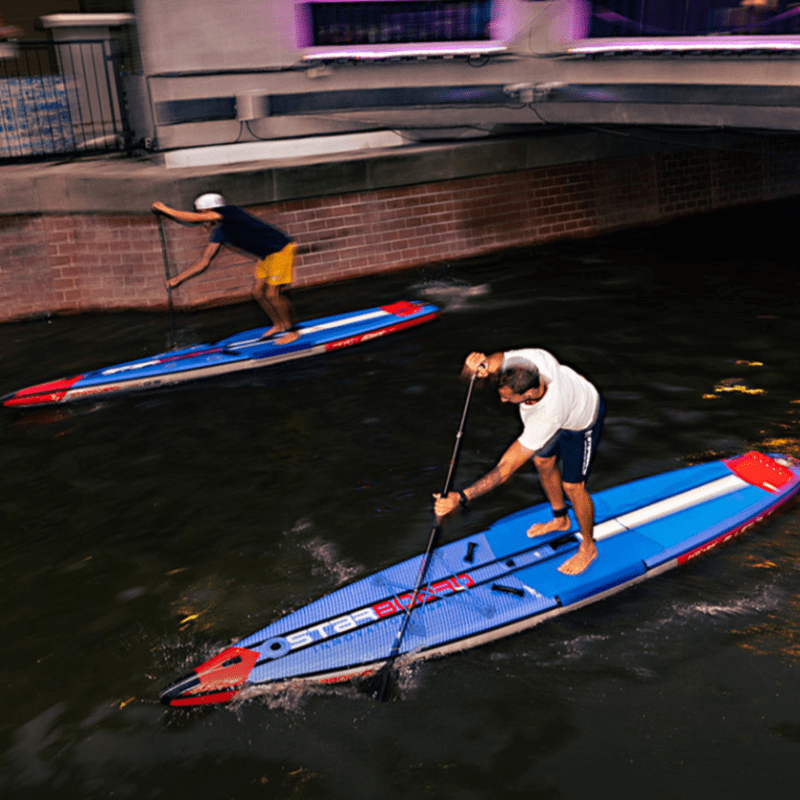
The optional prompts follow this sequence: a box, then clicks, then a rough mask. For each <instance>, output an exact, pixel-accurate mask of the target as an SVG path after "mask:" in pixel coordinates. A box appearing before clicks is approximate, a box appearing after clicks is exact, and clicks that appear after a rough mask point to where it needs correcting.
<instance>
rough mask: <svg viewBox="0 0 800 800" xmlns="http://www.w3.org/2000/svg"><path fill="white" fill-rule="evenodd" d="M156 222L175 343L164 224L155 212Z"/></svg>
mask: <svg viewBox="0 0 800 800" xmlns="http://www.w3.org/2000/svg"><path fill="white" fill-rule="evenodd" d="M153 213H154V214H155V215H156V219H157V220H158V234H159V236H160V237H161V258H162V259H163V261H164V275H165V277H166V279H167V302H168V303H169V329H170V331H171V338H172V341H173V342H174V341H175V308H174V306H173V305H172V287H171V286H170V285H169V280H170V278H171V277H172V276H171V275H170V274H169V257H168V256H167V240H166V238H165V237H164V224H163V223H162V222H161V214H159V213H158V212H157V211H154V212H153Z"/></svg>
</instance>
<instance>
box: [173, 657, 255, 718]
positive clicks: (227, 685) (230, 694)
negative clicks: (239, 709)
mask: <svg viewBox="0 0 800 800" xmlns="http://www.w3.org/2000/svg"><path fill="white" fill-rule="evenodd" d="M258 658H259V653H258V651H256V650H248V649H247V648H244V647H229V648H228V649H227V650H223V651H222V652H221V653H218V654H217V655H216V656H214V657H213V658H211V659H209V660H208V661H206V662H205V663H204V664H201V665H200V666H199V667H197V668H196V669H195V670H193V671H192V672H190V673H189V674H188V675H186V676H185V677H183V678H180V679H178V680H177V681H175V682H174V683H171V684H170V685H169V686H167V688H166V689H165V690H164V691H163V692H162V694H161V702H162V703H164V704H165V705H168V706H202V705H210V704H212V703H227V702H229V701H231V700H233V698H234V697H235V696H236V695H237V694H238V693H239V691H240V690H241V688H242V686H243V685H244V684H245V682H246V681H247V678H248V676H249V675H250V672H251V670H252V669H253V667H254V666H255V663H256V661H258Z"/></svg>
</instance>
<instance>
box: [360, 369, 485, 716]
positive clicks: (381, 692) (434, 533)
mask: <svg viewBox="0 0 800 800" xmlns="http://www.w3.org/2000/svg"><path fill="white" fill-rule="evenodd" d="M476 377H477V372H473V373H472V376H471V377H470V379H469V388H468V389H467V399H466V401H465V402H464V410H463V411H462V413H461V422H460V423H459V426H458V433H456V443H455V446H454V447H453V455H452V456H451V458H450V467H449V469H448V470H447V478H446V479H445V482H444V489H442V497H446V496H447V495H448V494H449V493H450V488H451V485H452V481H453V473H454V472H455V469H456V461H457V459H458V452H459V450H460V449H461V437H462V436H463V435H464V425H465V423H466V420H467V411H468V410H469V404H470V401H471V400H472V389H473V387H474V386H475V378H476ZM439 522H440V520H439V518H438V517H436V518H435V521H434V523H433V529H432V530H431V535H430V537H429V538H428V547H427V549H426V550H425V555H424V556H423V557H422V563H421V564H420V567H419V574H418V575H417V582H416V584H415V586H414V591H413V592H412V593H411V602H410V603H409V606H408V608H407V609H406V613H405V615H404V616H403V622H402V623H401V625H400V628H399V629H398V631H397V636H396V637H395V640H394V644H393V645H392V649H391V652H390V653H389V658H388V659H387V661H386V663H385V664H384V665H383V667H381V670H382V672H383V675H382V677H381V682H380V686H379V687H378V691H377V692H376V693H375V697H376V698H377V699H378V700H380V701H381V702H384V701H385V700H386V691H387V689H388V688H389V676H390V675H391V671H392V667H393V666H394V662H395V661H396V660H397V656H398V655H399V654H400V647H401V645H402V644H403V637H404V636H405V633H406V629H407V628H408V624H409V622H410V621H411V612H412V611H413V608H414V603H415V601H416V598H417V595H418V594H419V590H420V588H421V587H422V584H423V582H424V581H425V576H426V574H427V572H428V567H429V566H430V563H431V557H432V555H433V551H434V549H435V547H436V541H437V539H438V538H439V530H440V528H439Z"/></svg>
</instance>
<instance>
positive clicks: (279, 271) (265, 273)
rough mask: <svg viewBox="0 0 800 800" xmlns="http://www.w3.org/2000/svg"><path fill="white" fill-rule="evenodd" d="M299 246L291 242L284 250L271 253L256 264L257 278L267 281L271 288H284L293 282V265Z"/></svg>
mask: <svg viewBox="0 0 800 800" xmlns="http://www.w3.org/2000/svg"><path fill="white" fill-rule="evenodd" d="M295 250H297V245H296V244H295V243H294V242H289V244H287V245H286V247H284V248H283V250H279V251H278V252H277V253H270V255H268V256H267V257H266V258H265V259H264V260H263V261H259V262H258V264H256V278H257V279H258V280H266V281H267V283H268V284H269V285H270V286H282V285H283V284H284V283H291V282H292V264H293V263H294V252H295Z"/></svg>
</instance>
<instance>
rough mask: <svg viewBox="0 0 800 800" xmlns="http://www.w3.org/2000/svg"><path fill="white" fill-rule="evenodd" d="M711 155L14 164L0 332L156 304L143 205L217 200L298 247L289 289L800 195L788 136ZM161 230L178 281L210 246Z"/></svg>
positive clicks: (220, 272)
mask: <svg viewBox="0 0 800 800" xmlns="http://www.w3.org/2000/svg"><path fill="white" fill-rule="evenodd" d="M698 141H702V140H698ZM704 144H705V146H704V147H700V146H694V147H691V146H690V147H687V146H677V145H676V146H674V147H668V146H665V145H663V144H660V145H658V146H655V145H653V144H652V143H650V142H647V141H646V140H639V141H637V140H634V139H626V138H624V137H613V136H602V135H599V134H595V135H591V134H585V133H563V134H560V135H551V136H549V137H541V138H517V139H507V140H490V141H480V142H469V143H462V144H459V145H441V146H428V147H419V148H412V149H410V150H402V151H399V152H386V153H382V154H381V153H369V154H366V155H361V156H350V157H348V158H346V159H344V160H342V161H339V162H337V163H325V162H318V163H313V162H308V161H306V162H303V163H292V164H282V165H278V166H273V167H263V166H257V165H250V166H249V167H240V168H238V169H236V170H231V171H228V172H225V173H219V174H216V173H211V172H203V171H200V170H170V171H165V170H161V169H158V168H156V167H154V166H152V165H147V164H138V165H137V164H136V163H133V162H123V161H118V162H111V163H108V164H105V166H104V164H103V163H102V162H95V163H90V164H88V165H60V166H58V165H50V166H40V167H38V168H37V167H34V166H28V167H24V168H23V167H20V168H19V170H18V171H16V172H15V171H11V170H8V169H7V170H5V171H4V179H6V180H5V183H6V186H7V187H8V192H7V194H6V195H5V197H4V198H2V199H1V200H0V321H9V320H18V319H25V318H27V317H32V316H37V315H47V314H61V313H77V312H82V311H106V310H114V309H132V308H133V309H166V307H167V293H166V290H165V288H164V263H163V261H162V254H161V243H160V239H159V233H158V226H157V224H156V220H155V218H154V217H153V216H152V214H151V213H149V211H148V209H149V205H150V202H151V201H152V200H154V199H162V200H164V201H165V202H167V203H168V204H170V205H173V206H179V207H185V208H186V207H190V204H191V200H192V198H193V197H194V196H196V195H197V194H199V193H200V192H202V191H207V190H216V191H222V192H223V193H224V194H225V195H226V196H227V198H228V200H229V201H230V202H234V203H238V204H240V205H244V206H246V207H248V208H249V210H250V211H252V212H253V213H255V214H256V215H258V216H261V217H263V218H264V219H266V220H268V221H270V222H272V223H273V224H275V225H277V226H278V227H281V228H283V229H284V230H286V231H287V232H289V233H290V234H291V235H293V236H295V237H296V238H297V240H298V242H299V245H300V247H299V255H298V259H297V268H296V275H295V278H296V280H295V286H308V285H311V284H317V283H323V282H326V281H335V280H340V279H344V278H352V277H357V276H360V275H366V274H370V273H379V272H386V271H390V270H399V269H404V268H409V267H416V266H420V265H423V264H427V263H433V262H440V261H452V260H455V259H459V258H463V257H467V256H475V255H479V254H482V253H489V252H492V251H498V250H502V249H505V248H509V247H514V246H521V245H530V244H536V243H540V242H546V241H551V240H554V239H559V238H564V237H574V236H592V235H596V234H598V233H603V232H605V231H611V230H616V229H620V228H624V227H634V226H638V225H643V224H650V223H655V222H660V221H663V220H669V219H673V218H675V217H679V216H684V215H689V214H696V213H700V212H704V211H711V210H714V209H718V208H725V207H730V206H734V205H738V204H743V203H756V202H760V201H767V200H773V199H777V198H780V197H788V196H794V195H796V193H797V186H798V177H799V175H798V172H800V168H799V167H798V165H799V164H800V159H798V155H800V153H799V152H798V151H800V144H798V143H797V142H796V141H791V140H777V139H772V140H770V139H765V140H762V141H758V140H747V139H744V138H741V139H738V140H723V139H715V140H713V141H712V140H710V139H706V140H705V141H704ZM37 169H38V170H40V172H39V173H37V172H36V170H37ZM43 211H44V212H45V213H43ZM165 230H166V233H167V240H168V261H169V265H170V270H171V274H174V273H175V272H176V271H177V270H178V269H182V268H184V267H186V266H187V265H188V264H189V263H190V262H191V260H192V259H193V258H194V257H195V256H196V255H197V254H198V253H199V251H200V249H201V248H202V247H203V245H204V243H205V241H206V236H205V234H204V233H203V231H202V230H199V229H197V228H190V227H181V226H178V225H176V224H175V223H171V222H166V223H165ZM687 246H690V245H689V243H687ZM532 268H533V269H535V265H532ZM251 275H252V262H250V261H247V260H246V259H243V258H242V257H241V256H237V255H234V254H224V255H220V256H219V257H218V258H217V260H216V261H215V262H214V263H213V264H212V267H211V268H210V269H209V270H208V271H207V272H206V273H205V274H204V275H202V276H200V277H198V278H196V279H194V280H193V281H190V282H187V283H186V284H184V285H183V286H181V287H179V289H177V290H175V292H174V293H173V299H174V303H175V307H176V308H179V309H191V308H198V307H203V306H209V305H214V304H226V303H236V302H240V301H243V300H246V299H248V297H249V291H250V286H251V281H252V278H251Z"/></svg>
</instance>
